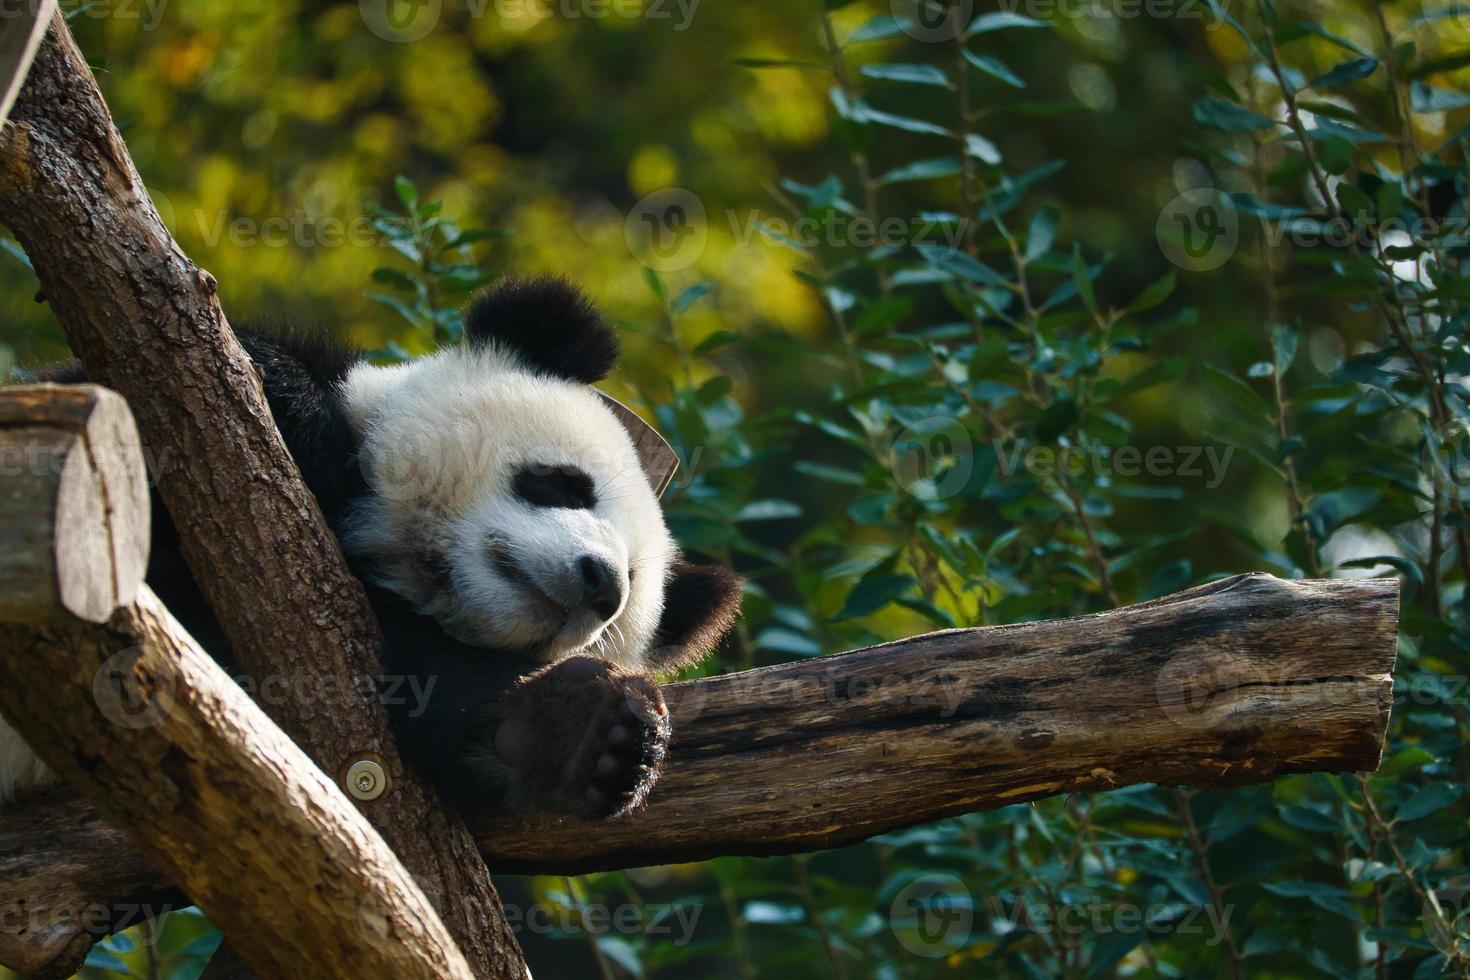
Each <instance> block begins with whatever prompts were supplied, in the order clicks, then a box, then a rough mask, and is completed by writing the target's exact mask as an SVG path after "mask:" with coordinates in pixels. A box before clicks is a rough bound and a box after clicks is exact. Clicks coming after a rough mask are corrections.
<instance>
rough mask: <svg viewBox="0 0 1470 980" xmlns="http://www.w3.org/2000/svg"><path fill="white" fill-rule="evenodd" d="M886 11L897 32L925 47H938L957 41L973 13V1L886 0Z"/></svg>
mask: <svg viewBox="0 0 1470 980" xmlns="http://www.w3.org/2000/svg"><path fill="white" fill-rule="evenodd" d="M888 7H889V10H891V11H892V12H893V19H894V20H895V21H897V22H898V25H899V28H900V29H901V30H902V31H903V32H904V33H905V34H907V35H908V36H909V37H911V38H913V39H914V40H915V41H922V42H924V43H928V44H942V43H943V42H945V41H953V40H954V39H955V38H957V37H959V36H960V34H961V33H962V32H963V31H964V29H965V27H966V26H967V25H968V24H969V23H970V17H971V15H973V14H974V12H975V3H974V0H954V2H953V3H937V2H935V0H890V3H889V5H888Z"/></svg>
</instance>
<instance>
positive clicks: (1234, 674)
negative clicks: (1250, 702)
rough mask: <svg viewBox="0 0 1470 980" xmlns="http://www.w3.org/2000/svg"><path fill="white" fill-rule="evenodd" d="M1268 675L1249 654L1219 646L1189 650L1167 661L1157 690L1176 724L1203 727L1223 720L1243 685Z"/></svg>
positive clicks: (1160, 701)
mask: <svg viewBox="0 0 1470 980" xmlns="http://www.w3.org/2000/svg"><path fill="white" fill-rule="evenodd" d="M1266 679H1267V678H1266V676H1265V671H1264V670H1263V669H1262V668H1261V667H1260V666H1259V665H1258V664H1256V663H1255V662H1253V661H1251V660H1250V659H1248V658H1246V657H1241V656H1237V655H1235V654H1231V653H1228V652H1222V651H1219V650H1212V651H1208V652H1206V651H1189V652H1186V653H1181V654H1179V655H1178V656H1176V657H1173V658H1171V659H1170V660H1169V662H1168V663H1166V664H1164V666H1163V668H1162V669H1160V671H1159V676H1158V679H1157V680H1156V681H1155V686H1154V694H1155V697H1156V698H1157V699H1158V705H1159V707H1160V708H1161V709H1162V710H1163V712H1164V714H1165V715H1166V716H1168V718H1169V720H1170V721H1172V722H1174V724H1176V725H1179V726H1180V727H1181V728H1194V729H1200V730H1203V729H1209V728H1213V727H1214V726H1215V725H1217V724H1219V723H1220V722H1221V721H1222V720H1223V716H1224V715H1226V714H1228V712H1229V709H1230V706H1231V705H1232V704H1234V702H1235V701H1236V699H1237V698H1238V697H1239V695H1238V693H1237V692H1238V691H1239V690H1240V689H1241V688H1244V687H1249V686H1251V685H1252V684H1256V683H1259V682H1261V681H1264V680H1266Z"/></svg>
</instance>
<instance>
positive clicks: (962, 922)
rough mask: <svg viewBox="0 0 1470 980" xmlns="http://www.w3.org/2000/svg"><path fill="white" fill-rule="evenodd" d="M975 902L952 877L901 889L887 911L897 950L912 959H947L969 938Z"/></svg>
mask: <svg viewBox="0 0 1470 980" xmlns="http://www.w3.org/2000/svg"><path fill="white" fill-rule="evenodd" d="M974 923H975V902H974V898H973V897H972V896H971V895H970V890H969V889H968V888H966V887H965V883H964V882H963V881H962V880H960V878H959V877H957V876H956V875H951V874H930V875H924V876H923V877H921V878H915V879H914V880H913V881H911V882H909V883H908V884H907V885H904V886H903V888H902V889H900V890H899V893H898V894H897V895H895V896H894V898H893V904H892V905H891V906H890V907H889V909H888V925H889V928H890V929H892V930H893V935H894V938H895V939H897V940H898V943H899V945H900V946H902V947H903V948H904V949H906V950H908V951H909V952H910V953H913V954H914V955H915V956H924V957H929V958H931V959H938V958H939V957H942V956H948V955H949V954H950V953H953V952H954V951H955V950H957V949H959V948H960V947H961V946H963V945H964V944H965V943H966V942H967V941H968V940H969V938H970V929H971V927H972V926H973V925H974Z"/></svg>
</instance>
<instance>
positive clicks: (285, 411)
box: [239, 330, 365, 529]
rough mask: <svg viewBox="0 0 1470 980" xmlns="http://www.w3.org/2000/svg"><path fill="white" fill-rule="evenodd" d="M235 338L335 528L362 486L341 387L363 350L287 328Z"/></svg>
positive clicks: (289, 447)
mask: <svg viewBox="0 0 1470 980" xmlns="http://www.w3.org/2000/svg"><path fill="white" fill-rule="evenodd" d="M239 339H240V346H242V347H244V348H245V352H246V353H247V354H249V355H250V360H251V361H252V362H253V363H254V364H255V366H256V369H257V370H258V371H260V374H261V385H262V387H263V388H264V390H265V398H266V402H267V403H268V404H269V405H270V409H271V416H272V417H273V418H274V419H275V423H276V427H277V428H278V429H279V430H280V432H281V438H282V439H283V440H285V443H286V449H287V450H289V451H290V453H291V457H292V458H293V459H295V460H296V465H297V467H299V468H300V470H301V477H302V479H303V480H305V481H306V486H307V489H309V490H310V491H311V493H312V496H314V497H316V499H317V503H318V504H319V505H320V506H321V509H322V513H323V514H324V515H325V516H326V518H327V523H328V524H330V525H331V526H332V527H333V529H336V528H337V526H338V519H339V518H340V517H341V514H342V510H343V508H344V507H345V506H346V504H347V502H348V501H349V500H350V499H351V498H352V497H354V496H356V495H358V494H360V493H362V492H364V490H365V487H364V486H363V482H362V475H361V473H360V472H359V471H358V468H357V436H356V433H354V432H353V429H352V424H351V422H350V421H349V419H348V416H347V412H346V409H345V407H344V406H343V404H342V391H341V386H342V382H343V381H345V380H346V378H347V374H348V372H349V371H351V370H352V368H353V367H354V366H355V365H356V364H358V363H359V362H360V361H361V356H360V355H359V354H357V353H356V352H354V351H352V350H350V349H348V348H346V347H344V346H342V345H340V344H337V343H335V342H334V341H332V340H330V339H328V338H325V337H319V336H315V335H310V334H304V333H293V332H290V331H285V330H282V331H279V332H275V333H254V332H251V333H241V334H240V335H239Z"/></svg>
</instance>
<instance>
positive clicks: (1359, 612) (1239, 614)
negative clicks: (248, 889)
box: [480, 575, 1398, 872]
mask: <svg viewBox="0 0 1470 980" xmlns="http://www.w3.org/2000/svg"><path fill="white" fill-rule="evenodd" d="M1397 629H1398V583H1397V581H1395V580H1390V579H1374V580H1352V581H1349V580H1335V581H1293V582H1287V581H1282V580H1280V579H1276V578H1273V577H1271V576H1268V575H1243V576H1237V577H1235V578H1231V579H1226V580H1223V581H1220V582H1215V583H1212V584H1210V585H1205V586H1201V587H1199V588H1196V589H1191V590H1189V591H1187V592H1182V593H1179V594H1177V595H1172V596H1169V597H1166V598H1163V599H1158V600H1155V601H1153V602H1147V603H1143V604H1141V605H1135V606H1128V607H1125V608H1122V609H1117V610H1114V611H1112V612H1107V613H1102V614H1099V615H1095V616H1085V617H1082V618H1080V619H1065V620H1054V621H1051V622H1042V623H1023V624H1019V625H1015V626H1002V627H995V628H990V629H967V630H949V631H946V632H942V633H933V634H929V635H927V636H921V637H917V638H914V639H910V640H901V641H899V642H897V643H889V644H885V645H883V646H877V647H872V648H870V649H867V650H860V651H857V652H854V653H850V654H847V655H845V656H842V657H831V658H824V659H818V660H810V661H805V662H802V663H797V664H791V665H787V666H783V667H777V668H772V669H766V670H756V671H749V672H746V673H741V674H733V675H729V676H725V677H717V678H712V679H709V680H704V681H697V682H693V683H688V684H678V685H673V686H672V687H671V688H670V689H668V690H667V691H666V692H665V696H666V698H667V699H668V702H669V708H670V711H671V712H672V716H673V724H674V740H673V744H672V745H671V746H670V749H669V761H668V768H667V771H666V772H665V774H664V776H663V777H662V779H661V780H660V782H659V785H658V788H657V789H656V790H655V791H654V793H653V794H652V795H651V796H650V798H649V801H648V805H647V806H646V807H645V808H644V809H643V810H641V811H640V812H638V813H636V814H633V815H632V816H630V817H629V818H627V819H626V820H620V821H617V822H615V823H609V824H598V825H593V824H590V823H585V822H567V823H563V824H561V825H559V826H557V827H554V828H551V829H546V828H536V829H530V828H520V827H515V826H510V825H501V826H495V827H486V828H483V829H482V832H481V834H480V844H481V846H482V847H483V848H484V850H485V855H486V859H487V860H488V861H489V862H490V865H491V867H492V868H496V869H498V870H512V871H546V870H552V869H554V870H556V871H558V872H581V871H590V870H597V869H605V868H617V867H629V866H637V865H647V864H654V863H667V862H673V861H690V860H695V859H699V858H706V857H712V856H714V855H720V854H780V853H790V852H797V851H813V850H818V849H820V848H827V847H837V846H840V845H843V844H851V843H854V842H856V841H860V840H863V839H865V838H867V837H871V836H872V835H874V834H879V833H883V832H884V831H888V830H892V829H894V828H897V827H905V826H910V825H912V824H917V823H927V822H929V821H932V820H938V819H940V818H941V817H946V816H951V815H953V814H957V813H967V812H972V811H976V810H988V809H993V808H995V807H999V806H1005V805H1007V804H1011V803H1022V802H1025V801H1027V800H1034V799H1039V798H1040V797H1044V796H1051V795H1054V794H1057V793H1068V792H1074V791H1078V790H1101V789H1111V788H1114V787H1118V786H1128V785H1131V784H1134V783H1145V782H1149V783H1163V784H1170V785H1191V786H1223V785H1233V784H1237V783H1252V782H1262V781H1265V780H1269V779H1273V778H1275V777H1277V776H1281V775H1284V774H1287V773H1295V772H1314V771H1350V770H1372V769H1376V768H1377V766H1378V760H1379V756H1380V753H1381V752H1382V747H1383V737H1384V731H1385V726H1386V725H1387V722H1388V713H1389V707H1390V703H1391V695H1392V689H1393V664H1394V656H1395V652H1396V647H1397Z"/></svg>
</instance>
